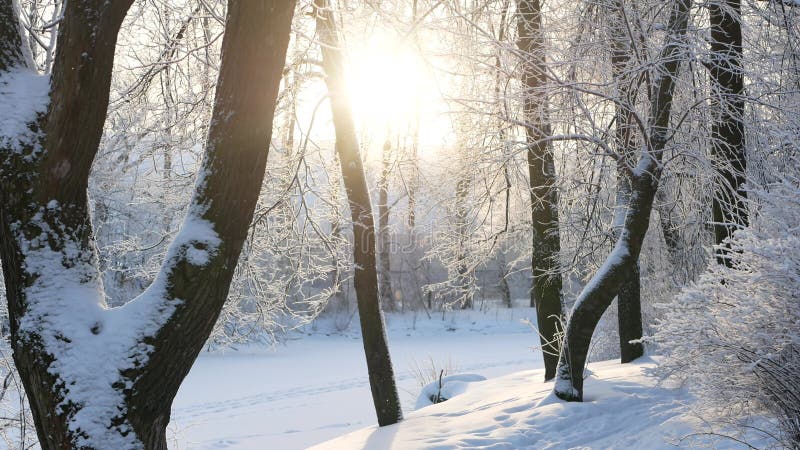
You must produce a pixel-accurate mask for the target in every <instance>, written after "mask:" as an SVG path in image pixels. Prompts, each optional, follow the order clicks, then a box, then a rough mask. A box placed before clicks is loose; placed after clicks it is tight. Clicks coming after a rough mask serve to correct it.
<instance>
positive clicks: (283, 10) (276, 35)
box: [0, 0, 294, 449]
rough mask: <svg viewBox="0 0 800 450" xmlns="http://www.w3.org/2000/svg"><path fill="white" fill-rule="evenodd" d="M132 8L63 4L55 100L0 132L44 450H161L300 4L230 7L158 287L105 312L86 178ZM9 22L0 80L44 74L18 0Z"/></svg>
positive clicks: (3, 26) (224, 261) (222, 292)
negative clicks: (188, 195)
mask: <svg viewBox="0 0 800 450" xmlns="http://www.w3.org/2000/svg"><path fill="white" fill-rule="evenodd" d="M131 3H132V1H131V0H120V1H115V2H107V1H105V0H78V1H70V2H68V3H67V4H66V7H65V11H64V16H63V18H62V19H61V22H60V24H59V38H58V42H59V45H58V47H57V50H56V54H55V59H54V63H53V74H52V77H51V81H50V86H49V89H50V95H49V103H48V104H46V105H42V108H41V109H40V110H39V112H38V114H37V115H36V117H35V118H32V120H31V121H30V122H29V123H28V124H27V130H21V132H20V133H18V134H17V135H15V136H4V137H3V139H0V144H2V145H0V151H1V152H2V160H1V161H0V164H1V166H0V167H2V170H1V171H0V174H1V175H0V183H1V184H2V193H1V194H0V195H1V196H2V207H0V227H2V228H1V229H0V232H1V233H0V243H1V245H2V247H1V248H0V256H1V257H2V262H3V272H4V276H5V282H6V288H7V291H6V292H7V297H8V305H9V314H10V318H11V333H12V346H13V348H14V358H15V362H16V366H17V369H18V370H19V372H20V376H21V378H22V381H23V384H24V386H25V390H26V392H27V395H28V397H29V399H30V403H31V407H32V410H33V416H34V419H35V422H36V426H37V432H38V435H39V441H40V445H42V447H43V448H47V449H51V448H52V449H55V448H64V449H66V448H76V447H81V448H120V449H127V448H153V449H166V426H167V424H168V422H169V417H170V407H171V404H172V400H173V398H174V396H175V394H176V393H177V390H178V387H179V386H180V383H181V381H182V380H183V378H184V377H185V376H186V374H187V373H188V372H189V369H190V367H191V365H192V363H193V362H194V360H195V358H196V357H197V354H198V353H199V351H200V350H201V348H202V346H203V344H204V343H205V341H206V338H207V337H208V336H209V334H210V332H211V329H212V327H213V326H214V322H215V321H216V319H217V316H218V315H219V312H220V310H221V308H222V305H223V303H224V301H225V299H226V297H227V294H228V288H229V284H230V281H231V278H232V276H233V273H234V269H235V267H236V263H237V260H238V258H239V254H240V251H241V248H242V244H243V242H244V240H245V237H246V234H247V229H248V225H249V223H250V221H251V219H252V215H253V210H254V208H255V204H256V201H257V199H258V193H259V190H260V187H261V183H262V179H263V176H264V170H265V166H266V160H267V153H268V146H269V142H270V138H271V133H272V117H273V114H274V106H275V101H276V98H277V93H278V86H279V81H280V77H281V71H282V68H283V62H284V59H285V54H286V48H287V44H288V39H289V30H290V25H291V21H292V16H293V13H294V1H293V0H285V1H267V0H258V1H256V0H247V1H240V0H231V1H230V2H229V6H228V15H227V19H226V23H227V32H226V33H225V37H224V40H223V43H222V55H223V56H222V63H221V70H220V75H219V80H218V84H217V89H216V100H215V105H214V112H213V118H212V121H211V126H210V129H209V134H208V139H207V144H206V151H205V159H204V161H203V163H202V166H201V171H200V174H199V175H198V182H197V185H196V189H195V193H194V197H193V199H192V201H191V205H190V208H189V212H188V214H187V216H186V218H185V220H184V223H183V226H182V228H181V231H180V232H179V233H178V235H177V237H176V238H175V240H174V241H173V243H172V246H171V248H170V250H169V252H168V254H167V257H166V259H165V261H164V263H163V265H162V268H161V271H160V273H159V275H158V277H157V278H156V280H155V281H154V282H153V284H152V285H151V286H150V287H149V288H148V289H147V290H146V291H145V292H144V293H143V294H142V295H140V296H139V297H137V298H136V299H134V300H132V301H130V302H128V303H127V304H126V305H124V306H123V307H121V308H114V309H109V308H108V307H107V306H106V299H105V294H104V292H103V286H102V280H101V274H100V272H99V270H98V265H97V254H96V249H95V242H94V236H93V231H92V223H91V219H90V214H89V203H88V198H87V185H88V180H89V173H90V170H91V168H92V162H93V160H94V158H95V156H96V154H97V151H98V145H99V143H100V137H101V134H102V130H103V123H104V121H105V118H106V113H107V109H108V99H109V87H110V82H111V71H112V66H113V62H114V51H115V47H116V41H117V34H118V32H119V29H120V26H121V24H122V21H123V19H124V18H125V16H126V13H127V11H128V9H129V8H130V6H131ZM0 30H1V31H0V49H2V50H3V51H0V76H3V77H8V76H12V75H14V76H18V75H19V74H20V73H26V74H27V76H35V75H32V74H31V73H30V64H29V62H28V61H26V59H25V58H24V56H23V51H22V49H23V42H22V38H21V33H19V32H18V30H19V24H18V23H17V15H16V11H15V10H14V5H13V3H12V2H11V1H10V0H6V1H3V2H2V3H0ZM12 87H13V86H12ZM32 94H36V93H35V92H33V93H32ZM11 100H14V99H13V98H12V99H11ZM4 101H5V99H4ZM77 124H79V125H80V126H76V125H77Z"/></svg>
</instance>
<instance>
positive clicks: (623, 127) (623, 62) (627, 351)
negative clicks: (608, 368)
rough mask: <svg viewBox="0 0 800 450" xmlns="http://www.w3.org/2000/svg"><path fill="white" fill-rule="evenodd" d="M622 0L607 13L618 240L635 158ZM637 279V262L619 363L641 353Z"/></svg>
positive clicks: (625, 292)
mask: <svg viewBox="0 0 800 450" xmlns="http://www.w3.org/2000/svg"><path fill="white" fill-rule="evenodd" d="M624 7H625V6H624V4H623V3H622V0H615V1H614V2H613V7H612V11H611V14H610V17H609V19H610V23H611V26H610V32H611V36H610V37H611V42H612V49H611V72H612V75H613V77H614V82H615V85H616V86H617V97H618V102H617V103H616V105H615V118H614V120H615V122H616V130H615V140H616V142H615V143H616V148H617V155H618V159H617V196H616V197H617V198H616V209H615V211H614V224H613V227H614V235H615V237H616V238H619V236H620V233H621V231H622V230H621V228H622V225H623V223H624V222H625V213H626V211H627V207H628V203H630V197H631V179H630V177H629V173H630V167H632V166H633V161H634V158H635V156H636V134H635V130H634V126H633V123H632V117H631V115H632V114H633V110H634V109H633V108H634V107H635V105H636V94H637V90H636V86H637V84H638V83H635V80H631V79H630V77H629V76H626V75H625V73H626V68H627V67H626V66H627V65H628V63H629V61H630V59H631V49H630V45H629V40H628V39H626V35H627V33H626V32H625V26H624V22H623V21H624V20H625V13H624V10H623V8H624ZM640 283H641V276H640V272H639V263H638V261H637V262H636V264H635V265H634V268H633V270H631V272H630V273H629V274H628V277H627V278H626V279H625V281H624V282H623V286H622V287H621V288H620V290H619V293H618V294H617V320H618V325H619V350H620V360H621V362H622V363H627V362H630V361H633V360H634V359H636V358H638V357H640V356H642V355H643V354H644V346H642V344H641V343H631V342H630V341H632V340H637V339H641V338H642V299H641V288H640Z"/></svg>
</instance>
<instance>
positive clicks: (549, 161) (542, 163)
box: [517, 0, 564, 380]
mask: <svg viewBox="0 0 800 450" xmlns="http://www.w3.org/2000/svg"><path fill="white" fill-rule="evenodd" d="M517 11H518V12H517V33H518V41H517V46H518V47H519V49H520V50H521V52H522V53H523V56H522V57H523V59H524V61H523V64H522V68H523V69H522V70H523V73H522V83H523V88H524V89H525V93H524V96H523V116H524V121H525V136H526V139H527V143H528V152H527V156H528V176H529V179H530V191H531V220H532V226H533V243H532V245H533V247H532V248H533V251H532V253H531V271H532V274H533V289H532V290H531V306H535V307H536V319H537V323H538V327H539V335H540V340H541V345H542V354H543V358H544V367H545V375H544V377H545V380H550V379H552V378H553V377H554V376H555V374H556V364H557V363H558V340H557V339H556V335H557V334H558V332H559V328H560V326H561V322H562V320H563V317H564V313H563V310H562V305H561V284H562V282H561V271H560V268H559V256H560V253H561V242H560V237H559V230H558V192H557V191H556V187H555V184H556V173H555V164H554V162H553V152H552V149H551V148H550V145H549V144H548V143H547V142H546V141H545V139H546V138H547V137H548V136H550V122H549V118H548V113H547V100H546V99H545V97H544V95H543V92H542V87H544V84H545V54H544V37H543V31H542V18H541V5H540V3H539V0H517Z"/></svg>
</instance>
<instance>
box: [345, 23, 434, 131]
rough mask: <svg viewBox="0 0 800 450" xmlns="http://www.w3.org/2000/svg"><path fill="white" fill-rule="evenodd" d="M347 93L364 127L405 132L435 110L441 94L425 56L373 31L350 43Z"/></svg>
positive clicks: (401, 42) (406, 45)
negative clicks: (363, 38)
mask: <svg viewBox="0 0 800 450" xmlns="http://www.w3.org/2000/svg"><path fill="white" fill-rule="evenodd" d="M346 75H347V88H348V95H349V97H350V100H351V102H352V105H353V113H354V114H355V116H356V120H357V121H358V122H359V123H360V124H361V128H362V129H369V130H374V131H375V132H376V133H384V132H385V130H386V129H387V128H390V129H393V130H395V132H404V131H405V130H407V129H408V127H414V126H416V124H418V123H419V122H420V121H421V120H424V118H425V117H426V116H429V115H430V114H431V113H433V111H431V107H432V106H435V104H436V103H437V99H438V98H440V95H439V93H438V91H437V89H436V84H435V80H434V77H433V75H432V73H431V71H430V70H429V68H428V67H427V66H426V65H425V64H424V62H423V60H422V58H421V57H420V55H419V54H418V53H416V52H415V51H414V50H413V49H412V48H411V47H410V46H409V45H408V43H406V42H403V41H400V40H397V39H392V38H390V37H389V36H386V35H374V36H372V37H371V38H370V39H368V40H367V41H366V42H364V43H363V44H362V45H358V46H355V47H354V48H352V47H351V50H350V54H349V62H348V64H347V67H346Z"/></svg>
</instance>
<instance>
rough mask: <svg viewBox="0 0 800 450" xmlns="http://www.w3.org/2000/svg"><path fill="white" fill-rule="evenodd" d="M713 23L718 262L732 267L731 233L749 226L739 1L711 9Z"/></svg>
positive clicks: (713, 150) (713, 148)
mask: <svg viewBox="0 0 800 450" xmlns="http://www.w3.org/2000/svg"><path fill="white" fill-rule="evenodd" d="M708 13H709V20H710V23H711V67H710V74H711V111H712V114H714V118H713V122H712V124H711V158H712V161H713V162H714V164H715V167H716V170H717V172H719V174H718V177H717V182H716V186H715V189H714V199H713V203H712V214H713V220H714V241H715V243H716V244H717V245H718V246H719V247H718V248H717V251H716V255H717V262H718V263H719V264H724V265H726V266H730V264H731V260H730V258H729V257H727V253H728V252H729V251H730V245H729V244H727V243H725V240H726V239H727V238H729V237H730V236H731V235H732V234H733V232H734V231H735V230H736V229H738V228H741V227H744V226H747V222H748V218H747V207H746V205H745V203H744V201H745V198H746V196H747V194H746V193H745V192H744V191H743V190H742V186H743V185H744V183H745V181H746V173H745V172H746V169H747V160H746V155H745V145H744V144H745V140H744V99H743V97H742V94H743V93H744V72H743V69H742V23H741V21H742V15H741V4H740V0H720V1H715V2H711V3H710V4H709V5H708Z"/></svg>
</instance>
